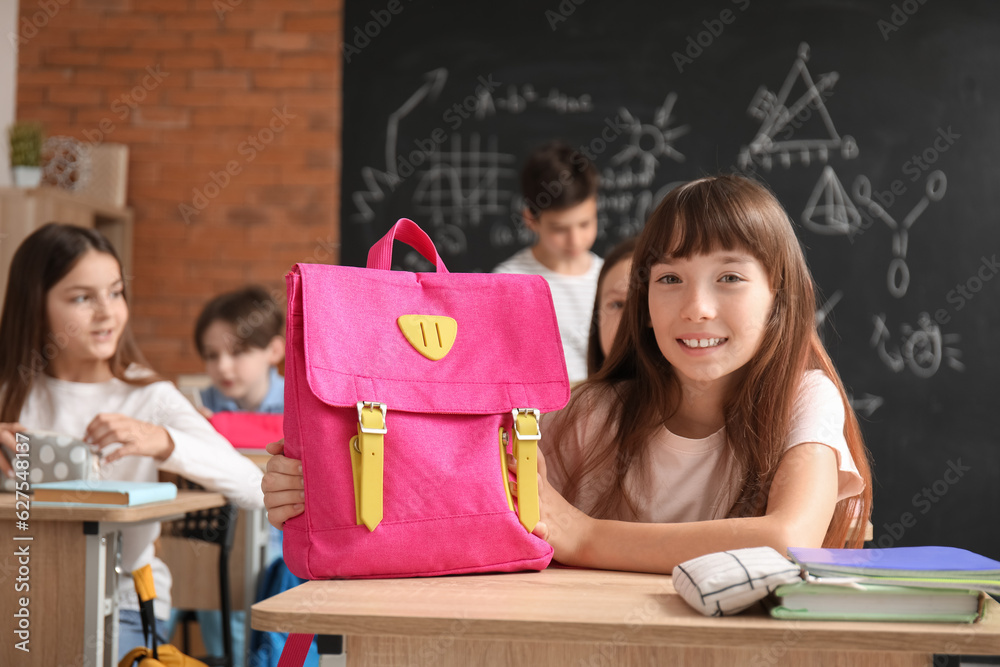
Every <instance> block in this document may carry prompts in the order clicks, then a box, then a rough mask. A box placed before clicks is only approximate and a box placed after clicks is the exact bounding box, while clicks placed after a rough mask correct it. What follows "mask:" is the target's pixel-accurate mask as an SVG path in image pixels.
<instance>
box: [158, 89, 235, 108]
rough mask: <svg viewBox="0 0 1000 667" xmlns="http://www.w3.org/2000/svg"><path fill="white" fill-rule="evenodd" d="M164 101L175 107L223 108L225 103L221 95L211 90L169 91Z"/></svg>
mask: <svg viewBox="0 0 1000 667" xmlns="http://www.w3.org/2000/svg"><path fill="white" fill-rule="evenodd" d="M164 100H165V101H167V102H168V103H170V104H171V105H173V106H192V107H221V106H224V101H223V100H222V99H221V97H220V95H219V94H218V93H216V92H213V91H210V90H185V89H177V90H168V91H167V92H166V94H165V95H164Z"/></svg>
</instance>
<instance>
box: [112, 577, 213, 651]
mask: <svg viewBox="0 0 1000 667" xmlns="http://www.w3.org/2000/svg"><path fill="white" fill-rule="evenodd" d="M132 580H133V581H134V582H135V592H136V593H138V595H139V615H140V616H141V617H142V630H143V634H147V631H148V634H149V635H151V636H152V644H153V648H146V647H145V646H137V647H136V648H134V649H132V650H131V651H129V652H128V653H126V654H125V657H124V658H122V659H121V660H119V661H118V667H133V665H135V667H208V665H206V664H205V663H203V662H202V661H201V660H195V659H194V658H191V657H188V656H186V655H184V654H183V653H181V652H180V651H179V650H177V649H176V648H175V647H173V646H171V645H170V644H163V645H160V646H157V644H156V631H155V629H154V628H155V626H156V619H154V618H153V599H154V598H155V597H156V588H155V586H154V585H153V569H152V568H151V567H150V566H149V565H144V566H143V567H141V568H139V569H138V570H133V571H132ZM154 656H155V657H154Z"/></svg>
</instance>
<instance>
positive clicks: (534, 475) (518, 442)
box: [511, 408, 542, 533]
mask: <svg viewBox="0 0 1000 667" xmlns="http://www.w3.org/2000/svg"><path fill="white" fill-rule="evenodd" d="M511 414H512V415H513V416H514V458H516V459H517V518H518V520H519V521H520V522H521V525H522V526H524V528H525V530H527V531H528V532H529V533H530V532H531V531H533V530H534V529H535V524H537V523H538V518H539V509H538V441H539V440H541V439H542V434H541V431H539V428H538V419H539V416H540V415H539V411H538V410H535V409H533V408H515V409H513V410H511Z"/></svg>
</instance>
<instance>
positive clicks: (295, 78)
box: [253, 70, 312, 88]
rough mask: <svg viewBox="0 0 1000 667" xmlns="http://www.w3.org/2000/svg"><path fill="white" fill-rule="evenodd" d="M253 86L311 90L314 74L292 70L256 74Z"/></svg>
mask: <svg viewBox="0 0 1000 667" xmlns="http://www.w3.org/2000/svg"><path fill="white" fill-rule="evenodd" d="M253 84H254V87H256V88H311V87H312V73H311V72H306V71H298V72H296V71H292V70H272V71H270V72H255V73H254V75H253Z"/></svg>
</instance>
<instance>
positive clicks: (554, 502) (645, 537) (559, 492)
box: [265, 175, 871, 572]
mask: <svg viewBox="0 0 1000 667" xmlns="http://www.w3.org/2000/svg"><path fill="white" fill-rule="evenodd" d="M814 317H815V296H814V286H813V282H812V279H811V277H810V275H809V271H808V268H807V267H806V262H805V258H804V256H803V254H802V251H801V249H800V247H799V244H798V241H797V239H796V237H795V233H794V230H793V228H792V225H791V222H790V221H789V219H788V216H787V214H786V213H785V211H784V210H783V209H782V207H781V205H780V204H779V203H778V201H777V199H776V198H775V197H774V195H773V194H771V192H769V191H768V190H767V189H766V188H765V187H763V186H762V185H760V184H759V183H757V182H755V181H752V180H749V179H747V178H743V177H740V176H729V175H726V176H717V177H711V178H703V179H699V180H697V181H693V182H691V183H688V184H686V185H684V186H681V187H679V188H677V189H676V190H674V191H672V192H671V193H670V194H668V195H667V197H666V198H665V199H664V201H663V202H662V203H661V204H660V206H659V207H658V208H657V209H656V211H655V212H654V213H653V214H652V216H651V217H650V219H649V221H648V222H647V223H646V226H645V229H644V231H643V232H642V234H641V235H640V237H639V239H638V242H637V246H636V249H635V252H634V256H633V265H632V270H631V274H630V279H629V291H628V296H627V298H626V303H625V309H624V313H623V315H622V321H621V325H620V326H619V328H618V332H617V336H616V338H615V342H614V344H613V345H612V349H611V351H610V354H609V356H608V359H607V360H606V361H605V363H604V365H603V366H602V368H601V370H600V371H599V372H598V373H597V374H596V375H595V376H594V377H593V378H592V379H591V380H589V381H588V382H587V383H585V384H584V385H582V386H581V387H580V388H579V389H578V390H577V391H576V392H575V393H574V397H573V398H572V400H571V402H570V404H569V406H567V408H566V409H564V410H563V411H561V412H560V413H557V414H555V415H553V416H551V418H549V419H547V420H545V421H543V435H544V437H543V440H542V442H543V443H545V445H544V446H545V455H546V461H545V466H544V468H545V473H544V474H543V478H546V479H547V481H544V480H543V484H542V485H541V488H540V501H541V505H542V523H543V524H544V525H541V526H540V527H539V528H537V529H536V530H537V532H538V534H540V535H541V536H542V537H544V538H545V539H547V540H548V541H549V542H550V543H552V545H553V546H554V547H555V558H556V559H558V560H559V561H560V562H563V563H566V564H571V565H578V566H583V567H595V568H603V569H620V570H635V571H647V572H670V571H671V570H672V569H673V567H674V566H675V565H677V564H678V563H680V562H683V561H685V560H687V559H689V558H693V557H695V556H698V555H702V554H705V553H711V552H714V551H723V550H727V549H735V548H740V547H750V546H764V545H769V546H772V547H774V548H776V549H778V550H779V551H780V552H782V553H784V552H785V550H786V549H787V547H789V546H820V545H824V546H831V547H834V546H836V547H842V546H844V545H845V543H846V544H848V545H849V546H854V547H860V546H861V544H862V542H863V530H864V527H865V525H866V522H867V520H868V517H869V515H870V513H871V474H870V471H869V467H868V459H867V453H866V450H865V447H864V443H863V442H862V439H861V433H860V429H859V428H858V423H857V420H856V419H855V417H854V414H853V412H852V411H851V409H850V406H849V405H848V402H847V396H846V394H845V391H844V388H843V385H842V384H841V381H840V378H839V377H838V375H837V372H836V370H835V369H834V367H833V364H832V363H831V361H830V358H829V356H828V355H827V353H826V351H825V350H824V348H823V345H822V343H821V342H820V339H819V336H818V334H817V331H816V326H815V323H814ZM546 422H547V423H546ZM266 502H267V499H266V498H265V503H266Z"/></svg>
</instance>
